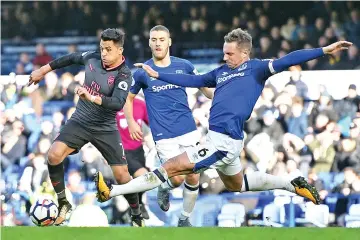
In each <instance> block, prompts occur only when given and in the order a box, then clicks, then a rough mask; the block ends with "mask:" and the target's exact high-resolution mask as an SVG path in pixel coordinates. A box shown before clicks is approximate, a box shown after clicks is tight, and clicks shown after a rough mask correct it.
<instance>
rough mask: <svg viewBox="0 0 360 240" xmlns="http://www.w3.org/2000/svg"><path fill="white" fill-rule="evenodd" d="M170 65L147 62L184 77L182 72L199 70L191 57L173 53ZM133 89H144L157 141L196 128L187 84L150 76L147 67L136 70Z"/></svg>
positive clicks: (133, 90) (136, 91)
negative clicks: (172, 82)
mask: <svg viewBox="0 0 360 240" xmlns="http://www.w3.org/2000/svg"><path fill="white" fill-rule="evenodd" d="M170 59H171V64H170V65H169V66H168V67H157V66H156V65H155V64H154V61H153V60H152V59H150V60H148V61H147V62H146V64H148V65H149V66H151V67H152V68H153V69H155V70H156V71H158V72H162V73H172V74H176V78H179V80H180V81H181V77H182V76H181V75H182V74H191V75H194V74H195V72H196V70H195V68H194V66H193V65H192V64H191V63H190V62H189V61H187V60H185V59H181V58H176V57H170ZM133 77H134V83H133V86H132V87H131V89H130V92H132V93H134V94H137V93H138V92H139V91H140V89H143V92H144V95H145V100H146V107H147V111H148V115H149V125H150V128H151V132H152V135H153V138H154V140H155V141H158V140H160V139H168V138H174V137H178V136H181V135H183V134H186V133H189V132H192V131H194V130H196V125H195V121H194V118H193V115H192V112H191V110H190V108H189V104H188V99H187V94H186V92H185V88H184V87H179V86H177V85H173V84H169V83H167V82H163V81H160V80H157V79H154V78H150V77H149V76H148V75H147V74H146V73H145V71H144V70H142V69H139V70H137V71H136V72H135V73H134V76H133Z"/></svg>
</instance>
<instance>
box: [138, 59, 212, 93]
mask: <svg viewBox="0 0 360 240" xmlns="http://www.w3.org/2000/svg"><path fill="white" fill-rule="evenodd" d="M134 65H135V66H136V67H139V68H142V69H144V70H145V72H146V73H147V74H148V75H149V76H150V77H153V78H157V79H160V80H162V81H164V82H168V83H171V84H175V85H177V86H182V87H193V88H200V87H215V86H216V81H215V79H216V74H215V71H211V72H208V73H206V74H203V75H190V74H172V73H159V72H156V71H155V70H154V69H152V68H151V67H150V66H149V65H146V64H143V63H136V64H134Z"/></svg>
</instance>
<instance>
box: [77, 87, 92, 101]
mask: <svg viewBox="0 0 360 240" xmlns="http://www.w3.org/2000/svg"><path fill="white" fill-rule="evenodd" d="M74 92H75V94H77V95H78V96H79V97H80V98H81V99H83V100H88V101H90V100H91V94H90V93H89V92H88V91H87V90H86V88H84V87H81V86H77V87H75V91H74Z"/></svg>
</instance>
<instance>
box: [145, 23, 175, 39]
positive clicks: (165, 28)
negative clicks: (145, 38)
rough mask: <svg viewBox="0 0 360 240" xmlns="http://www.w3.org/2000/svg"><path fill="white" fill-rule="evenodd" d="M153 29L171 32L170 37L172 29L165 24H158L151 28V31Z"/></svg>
mask: <svg viewBox="0 0 360 240" xmlns="http://www.w3.org/2000/svg"><path fill="white" fill-rule="evenodd" d="M153 31H163V32H167V33H168V34H169V37H170V31H169V29H168V28H167V27H165V26H163V25H156V26H155V27H153V28H152V29H150V32H153Z"/></svg>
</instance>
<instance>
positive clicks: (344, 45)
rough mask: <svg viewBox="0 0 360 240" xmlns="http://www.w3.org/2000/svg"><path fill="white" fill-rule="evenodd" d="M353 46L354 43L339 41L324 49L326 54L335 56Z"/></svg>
mask: <svg viewBox="0 0 360 240" xmlns="http://www.w3.org/2000/svg"><path fill="white" fill-rule="evenodd" d="M351 45H352V42H347V41H338V42H335V43H333V44H330V45H328V46H326V47H323V51H324V53H325V54H334V53H336V52H338V51H342V50H346V49H348V48H349V47H350V46H351Z"/></svg>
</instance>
